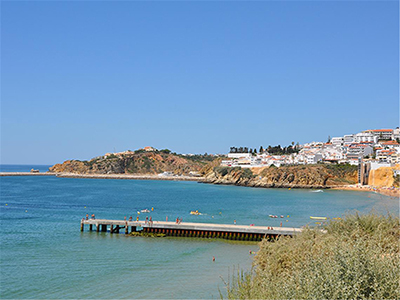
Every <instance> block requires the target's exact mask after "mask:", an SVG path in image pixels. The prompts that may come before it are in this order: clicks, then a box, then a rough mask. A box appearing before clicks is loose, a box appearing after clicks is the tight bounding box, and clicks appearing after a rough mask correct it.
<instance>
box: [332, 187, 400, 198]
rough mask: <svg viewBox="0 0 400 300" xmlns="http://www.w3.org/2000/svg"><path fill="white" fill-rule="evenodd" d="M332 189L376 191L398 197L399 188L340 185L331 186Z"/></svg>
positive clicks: (399, 196)
mask: <svg viewBox="0 0 400 300" xmlns="http://www.w3.org/2000/svg"><path fill="white" fill-rule="evenodd" d="M331 189H333V190H348V191H361V192H376V193H379V194H382V195H385V196H389V197H394V198H400V189H399V188H394V187H391V188H389V187H373V186H368V185H363V186H359V185H342V186H337V187H332V188H331Z"/></svg>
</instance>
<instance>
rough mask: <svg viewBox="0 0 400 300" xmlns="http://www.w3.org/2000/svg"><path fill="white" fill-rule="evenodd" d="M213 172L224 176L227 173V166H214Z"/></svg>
mask: <svg viewBox="0 0 400 300" xmlns="http://www.w3.org/2000/svg"><path fill="white" fill-rule="evenodd" d="M214 172H215V173H217V174H219V175H221V176H225V175H226V174H228V173H229V167H215V168H214Z"/></svg>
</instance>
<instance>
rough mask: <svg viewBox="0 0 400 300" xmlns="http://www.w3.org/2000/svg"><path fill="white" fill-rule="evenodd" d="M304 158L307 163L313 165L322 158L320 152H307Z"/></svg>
mask: <svg viewBox="0 0 400 300" xmlns="http://www.w3.org/2000/svg"><path fill="white" fill-rule="evenodd" d="M306 159H307V164H309V165H313V164H316V163H318V162H319V161H321V160H322V154H320V153H316V154H308V155H306Z"/></svg>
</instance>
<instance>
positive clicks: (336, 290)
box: [228, 214, 400, 299]
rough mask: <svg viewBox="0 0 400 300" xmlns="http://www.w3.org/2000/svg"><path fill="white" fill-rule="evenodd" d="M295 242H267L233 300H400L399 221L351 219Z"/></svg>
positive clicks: (239, 278)
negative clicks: (324, 231)
mask: <svg viewBox="0 0 400 300" xmlns="http://www.w3.org/2000/svg"><path fill="white" fill-rule="evenodd" d="M325 229H326V230H327V232H326V233H322V232H320V231H319V230H317V229H306V230H304V231H303V232H302V233H301V234H299V235H297V236H296V237H294V238H281V239H279V240H278V241H276V242H273V243H271V242H267V241H263V242H261V243H260V250H259V252H258V253H257V255H256V257H255V261H254V267H253V271H252V272H250V273H239V274H237V275H235V276H233V277H232V278H231V280H230V282H229V284H228V297H229V298H230V299H356V298H357V299H400V289H399V282H400V256H399V254H400V253H399V237H400V235H399V229H400V228H399V218H397V217H393V216H390V215H388V216H380V215H376V214H369V215H363V216H360V215H358V214H353V215H348V216H346V217H345V218H344V219H342V220H333V221H331V222H330V223H329V224H328V225H327V226H326V228H325Z"/></svg>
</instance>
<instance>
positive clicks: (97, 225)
mask: <svg viewBox="0 0 400 300" xmlns="http://www.w3.org/2000/svg"><path fill="white" fill-rule="evenodd" d="M99 231H100V225H99V224H96V232H99Z"/></svg>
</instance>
